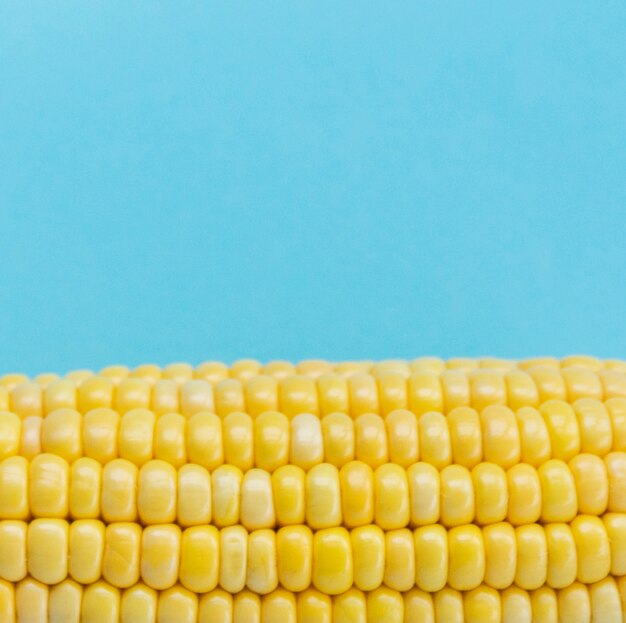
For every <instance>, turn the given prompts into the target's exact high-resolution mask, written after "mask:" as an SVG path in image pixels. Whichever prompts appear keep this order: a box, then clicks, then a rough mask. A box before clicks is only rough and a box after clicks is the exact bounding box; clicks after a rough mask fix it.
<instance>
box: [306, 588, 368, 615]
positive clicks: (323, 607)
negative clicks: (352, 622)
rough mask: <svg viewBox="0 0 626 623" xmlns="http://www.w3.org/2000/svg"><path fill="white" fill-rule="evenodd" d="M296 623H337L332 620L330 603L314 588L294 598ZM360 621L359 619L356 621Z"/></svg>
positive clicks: (325, 596)
mask: <svg viewBox="0 0 626 623" xmlns="http://www.w3.org/2000/svg"><path fill="white" fill-rule="evenodd" d="M296 607H297V610H298V623H331V620H332V621H333V623H337V622H336V621H334V620H333V619H332V616H333V610H332V601H331V598H330V597H329V596H328V595H324V594H323V593H320V592H319V591H317V590H315V589H314V588H309V589H307V590H306V591H302V592H301V593H298V595H297V598H296ZM356 620H357V621H360V619H356Z"/></svg>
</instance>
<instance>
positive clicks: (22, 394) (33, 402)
mask: <svg viewBox="0 0 626 623" xmlns="http://www.w3.org/2000/svg"><path fill="white" fill-rule="evenodd" d="M9 400H10V405H11V411H12V412H13V413H15V414H16V415H18V416H19V417H21V418H24V417H28V416H30V415H39V416H41V415H43V409H42V406H43V405H42V403H43V400H42V392H41V385H39V384H38V383H33V382H31V381H26V382H25V383H19V384H18V385H16V386H15V387H13V389H11V391H10V394H9Z"/></svg>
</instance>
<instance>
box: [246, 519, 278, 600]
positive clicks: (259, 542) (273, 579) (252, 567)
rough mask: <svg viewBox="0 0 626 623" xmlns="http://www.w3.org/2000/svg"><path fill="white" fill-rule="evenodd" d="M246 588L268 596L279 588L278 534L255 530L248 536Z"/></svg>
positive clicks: (270, 531)
mask: <svg viewBox="0 0 626 623" xmlns="http://www.w3.org/2000/svg"><path fill="white" fill-rule="evenodd" d="M246 586H247V588H248V589H250V590H251V591H253V592H255V593H257V594H259V595H267V593H271V592H272V591H273V590H274V589H275V588H276V587H277V586H278V570H277V565H276V533H275V532H274V531H273V530H255V531H254V532H251V533H250V534H249V535H248V567H247V571H246Z"/></svg>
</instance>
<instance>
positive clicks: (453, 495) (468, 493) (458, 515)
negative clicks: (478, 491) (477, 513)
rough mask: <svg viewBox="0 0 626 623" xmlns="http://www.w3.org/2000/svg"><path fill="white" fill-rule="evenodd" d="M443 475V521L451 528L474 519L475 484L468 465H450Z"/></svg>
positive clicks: (441, 475) (442, 472)
mask: <svg viewBox="0 0 626 623" xmlns="http://www.w3.org/2000/svg"><path fill="white" fill-rule="evenodd" d="M440 477H441V523H442V524H443V525H444V526H445V527H447V528H451V527H453V526H462V525H464V524H467V523H472V521H473V520H474V508H475V507H474V486H473V484H472V475H471V474H470V472H469V470H468V469H467V467H463V466H462V465H448V467H445V468H444V469H443V470H442V471H441V474H440Z"/></svg>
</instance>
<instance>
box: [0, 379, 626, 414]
mask: <svg viewBox="0 0 626 623" xmlns="http://www.w3.org/2000/svg"><path fill="white" fill-rule="evenodd" d="M624 396H626V371H623V370H601V371H598V372H596V371H594V370H591V369H589V368H581V367H573V368H564V369H554V368H549V367H537V368H530V369H529V370H528V371H524V370H519V369H517V368H515V369H512V370H509V371H505V372H502V371H493V370H484V369H479V370H477V371H474V372H462V371H457V370H451V371H446V372H442V373H441V374H439V373H432V372H416V373H413V374H411V375H410V376H408V377H405V376H403V375H402V374H400V373H397V372H396V373H393V372H388V373H385V374H379V375H377V376H374V375H371V374H367V373H359V374H354V375H352V376H350V377H348V378H346V377H344V376H342V375H340V374H335V373H333V374H324V375H322V376H319V377H317V378H312V377H309V376H303V375H297V376H289V377H286V378H284V379H282V380H278V379H276V378H275V377H273V376H266V375H264V376H255V377H252V378H250V379H248V380H246V381H240V380H238V379H231V378H227V379H223V380H221V381H219V382H218V383H217V384H215V385H213V384H212V383H210V382H209V381H205V380H200V379H195V380H190V381H186V382H185V383H183V384H182V385H179V384H178V383H177V382H176V381H173V380H161V381H157V382H155V383H154V384H152V383H150V382H149V381H148V380H146V379H143V378H127V379H124V380H122V381H120V382H119V384H118V385H116V384H115V382H114V381H113V380H112V379H110V378H108V377H101V376H92V377H89V378H86V379H84V380H82V381H81V382H78V381H76V380H68V379H65V380H55V381H51V382H50V383H48V384H47V385H45V386H42V385H41V384H39V383H37V382H34V381H33V382H29V381H25V382H21V383H18V384H16V385H14V386H12V387H11V388H10V389H7V388H6V387H3V386H1V385H0V409H8V410H11V411H13V412H15V413H16V414H18V415H20V416H21V417H26V416H28V415H45V414H47V413H50V412H51V411H54V410H56V409H59V408H71V409H78V410H79V411H80V412H81V413H85V412H87V411H89V410H91V409H95V408H98V407H105V408H115V409H116V410H117V411H119V412H121V413H124V412H126V411H128V410H130V409H134V408H145V409H152V410H153V411H154V412H155V413H157V414H158V413H166V412H181V413H183V414H184V415H186V416H190V415H193V414H194V413H197V412H199V411H209V412H214V413H217V414H218V415H220V416H224V415H226V414H228V413H230V412H232V411H246V412H248V413H250V414H251V415H252V416H255V415H258V414H259V413H263V412H264V411H275V410H279V411H281V412H283V413H285V414H286V415H288V416H290V417H291V416H293V415H297V414H298V413H314V414H317V415H325V414H328V413H333V412H336V411H339V412H344V413H348V414H350V415H352V416H353V417H355V416H358V415H360V414H362V413H381V414H383V415H386V414H387V413H390V412H391V411H393V410H395V409H409V410H411V411H413V412H415V413H417V414H420V413H424V412H426V411H432V410H434V411H441V412H449V411H451V410H452V409H454V408H456V407H459V406H470V407H473V408H475V409H477V410H479V411H480V410H482V409H483V408H485V407H487V406H490V405H494V404H495V405H507V406H510V407H511V408H513V409H518V408H521V407H524V406H530V407H536V406H538V405H539V404H541V403H543V402H546V401H547V400H566V401H569V402H574V401H576V400H578V399H580V398H594V399H598V400H603V399H605V400H607V399H610V398H614V397H624Z"/></svg>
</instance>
